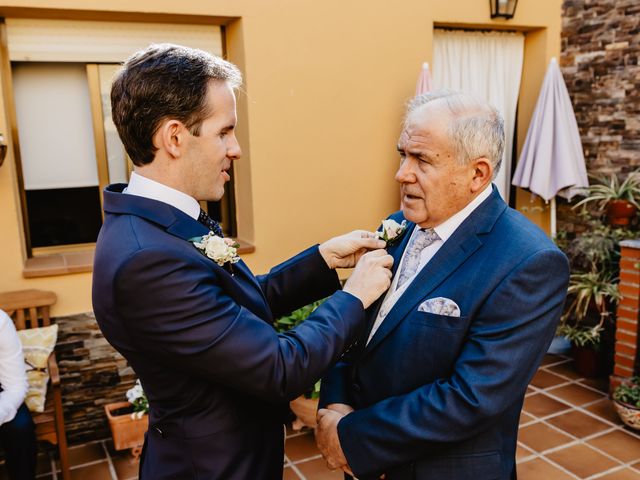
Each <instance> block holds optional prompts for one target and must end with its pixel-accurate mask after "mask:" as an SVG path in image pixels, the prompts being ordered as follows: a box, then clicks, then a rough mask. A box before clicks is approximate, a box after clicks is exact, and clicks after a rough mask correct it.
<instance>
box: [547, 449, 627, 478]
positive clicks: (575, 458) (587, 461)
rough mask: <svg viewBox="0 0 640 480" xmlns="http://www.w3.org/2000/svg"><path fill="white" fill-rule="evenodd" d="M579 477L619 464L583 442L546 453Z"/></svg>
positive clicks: (588, 475)
mask: <svg viewBox="0 0 640 480" xmlns="http://www.w3.org/2000/svg"><path fill="white" fill-rule="evenodd" d="M546 457H547V458H549V459H550V460H553V461H554V462H555V463H557V464H558V465H561V466H562V467H564V468H565V469H567V470H569V471H570V472H572V473H574V474H575V475H577V476H578V477H580V478H586V477H590V476H591V475H595V474H597V473H601V472H604V471H606V470H609V469H611V468H613V467H616V466H618V465H620V463H618V462H615V461H613V460H611V459H609V458H607V457H605V456H604V455H602V454H601V453H598V452H597V451H595V450H594V449H592V448H589V447H588V446H586V445H584V444H579V445H574V446H572V447H567V448H563V449H562V450H558V451H556V452H553V453H549V454H548V455H546Z"/></svg>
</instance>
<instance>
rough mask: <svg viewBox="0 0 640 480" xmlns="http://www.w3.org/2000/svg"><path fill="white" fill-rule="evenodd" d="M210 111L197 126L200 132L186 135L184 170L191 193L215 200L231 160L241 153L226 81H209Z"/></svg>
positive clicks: (220, 192) (232, 95)
mask: <svg viewBox="0 0 640 480" xmlns="http://www.w3.org/2000/svg"><path fill="white" fill-rule="evenodd" d="M207 103H208V107H209V112H212V113H211V115H210V116H209V117H208V118H206V119H205V120H204V121H203V122H202V125H201V126H200V135H198V136H195V135H189V136H188V145H187V150H186V151H187V157H188V159H189V162H188V164H187V169H186V172H185V174H186V175H187V176H188V178H189V184H190V187H191V188H190V190H191V192H190V193H191V196H193V197H194V198H195V199H196V200H207V201H217V200H220V199H221V198H222V195H224V184H225V183H226V182H228V181H229V180H230V179H231V177H230V176H229V169H230V168H231V162H233V161H234V160H237V159H238V158H240V156H241V155H242V152H241V150H240V145H239V144H238V140H237V139H236V135H235V126H236V122H237V118H236V97H235V95H234V93H233V90H232V89H231V87H230V86H229V85H228V84H227V83H226V82H211V83H210V84H209V90H208V92H207Z"/></svg>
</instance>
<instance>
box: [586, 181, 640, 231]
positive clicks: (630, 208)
mask: <svg viewBox="0 0 640 480" xmlns="http://www.w3.org/2000/svg"><path fill="white" fill-rule="evenodd" d="M639 173H640V172H638V171H634V172H632V173H630V174H629V175H628V176H627V178H626V179H625V180H624V181H623V182H622V183H620V180H619V179H618V176H617V175H616V174H615V173H613V174H611V175H609V176H602V175H601V176H592V178H594V179H595V180H596V183H595V184H593V185H590V186H589V187H588V188H587V189H585V194H586V198H584V199H583V200H581V201H580V202H578V203H577V204H576V205H575V207H580V206H585V205H587V204H589V203H595V204H596V206H597V207H598V209H599V210H600V211H604V210H605V209H606V212H607V217H608V218H609V222H610V224H611V225H628V224H629V221H630V219H631V218H633V216H634V215H635V214H636V212H637V210H638V208H639V207H640V205H638V198H640V175H639ZM575 207H574V208H575Z"/></svg>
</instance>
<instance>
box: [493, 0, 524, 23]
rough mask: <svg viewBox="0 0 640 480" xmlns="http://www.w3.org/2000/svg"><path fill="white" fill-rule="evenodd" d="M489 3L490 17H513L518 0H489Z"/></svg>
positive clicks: (506, 18) (507, 18)
mask: <svg viewBox="0 0 640 480" xmlns="http://www.w3.org/2000/svg"><path fill="white" fill-rule="evenodd" d="M489 4H490V5H491V18H504V19H505V20H509V19H510V18H513V16H514V15H515V13H516V7H517V6H518V0H489Z"/></svg>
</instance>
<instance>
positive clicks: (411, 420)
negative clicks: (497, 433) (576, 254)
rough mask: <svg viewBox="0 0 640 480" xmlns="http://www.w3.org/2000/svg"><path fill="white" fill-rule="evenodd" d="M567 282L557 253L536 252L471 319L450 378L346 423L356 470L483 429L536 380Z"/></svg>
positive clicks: (408, 457) (348, 452)
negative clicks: (532, 379)
mask: <svg viewBox="0 0 640 480" xmlns="http://www.w3.org/2000/svg"><path fill="white" fill-rule="evenodd" d="M568 277H569V267H568V262H567V259H566V257H565V256H564V255H563V254H562V253H561V252H559V251H558V250H551V249H549V250H543V251H539V252H537V253H535V254H533V255H532V256H530V257H529V258H527V259H526V260H524V261H523V262H522V263H521V264H520V265H518V266H517V267H516V268H515V269H514V270H512V271H511V273H510V274H509V275H507V276H506V277H505V278H504V279H503V281H502V282H501V283H500V284H499V286H498V287H497V288H496V289H495V290H494V292H493V293H492V295H491V296H490V297H489V298H488V299H487V301H486V302H485V303H484V305H483V307H482V308H481V309H480V311H479V312H477V313H475V317H476V318H475V319H474V321H473V322H472V324H471V327H470V330H469V332H468V336H467V340H466V342H465V344H464V345H463V347H462V350H461V352H460V355H459V356H458V360H457V361H456V363H455V365H454V368H453V371H452V372H451V375H450V376H449V377H448V378H442V379H439V380H437V381H435V382H433V383H430V384H426V385H423V386H422V387H419V388H417V389H416V390H414V391H411V392H409V393H407V394H405V395H401V396H396V397H391V398H387V399H385V400H383V401H381V402H378V403H376V404H374V405H372V406H370V407H368V408H365V409H362V410H358V411H356V412H354V413H351V414H349V415H347V416H346V417H344V418H343V419H342V420H341V421H340V422H339V424H338V435H339V437H340V443H341V445H342V448H343V450H344V453H345V456H346V458H347V460H348V462H349V465H350V466H351V468H352V470H353V472H354V473H355V474H356V475H357V476H358V477H365V476H367V475H370V474H379V473H382V472H384V471H386V470H388V469H389V468H390V467H392V466H394V465H400V464H406V463H409V462H411V461H413V460H415V459H416V458H419V457H420V456H423V455H425V454H426V453H427V452H429V450H430V447H435V446H438V444H441V443H444V442H457V441H461V440H464V439H466V438H470V437H472V436H475V435H476V434H478V433H479V432H481V431H482V430H484V429H486V428H487V426H488V425H490V424H491V423H492V422H493V421H494V420H495V419H496V418H498V417H499V416H500V415H501V413H502V412H504V411H505V410H506V409H507V408H509V407H510V406H511V405H512V404H513V402H514V399H516V398H517V399H519V398H520V397H521V396H522V394H523V392H524V391H525V389H526V387H527V385H528V384H529V382H530V380H531V378H532V377H533V375H534V374H535V371H536V369H537V367H538V365H539V363H540V361H541V359H542V357H543V355H544V354H545V352H546V349H547V348H548V346H549V344H550V342H551V340H552V338H553V335H554V333H555V327H556V325H557V322H558V319H559V318H560V315H561V312H562V307H563V304H564V299H565V295H566V287H567V282H568ZM373 425H375V428H372V426H373Z"/></svg>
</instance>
